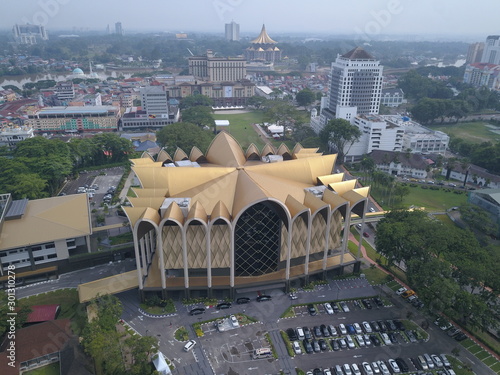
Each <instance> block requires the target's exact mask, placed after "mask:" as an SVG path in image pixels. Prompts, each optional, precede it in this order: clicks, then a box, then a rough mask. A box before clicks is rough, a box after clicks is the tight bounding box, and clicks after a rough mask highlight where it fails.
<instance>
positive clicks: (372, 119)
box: [344, 115, 405, 160]
mask: <svg viewBox="0 0 500 375" xmlns="http://www.w3.org/2000/svg"><path fill="white" fill-rule="evenodd" d="M353 125H356V126H357V127H358V128H359V130H360V131H361V137H360V138H359V140H358V141H357V142H355V143H354V144H353V145H352V146H351V148H350V149H349V150H348V152H347V154H346V160H348V159H349V157H350V158H351V160H354V159H355V158H356V157H360V156H362V155H364V154H369V153H370V152H372V151H373V150H385V151H401V150H402V146H403V135H404V132H405V131H404V129H403V128H402V127H401V126H399V125H397V124H394V123H392V122H389V121H386V120H385V119H384V118H383V117H382V116H379V115H358V116H356V117H355V118H354V121H353ZM345 151H347V150H344V152H345Z"/></svg>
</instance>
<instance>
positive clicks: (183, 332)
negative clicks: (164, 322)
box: [174, 326, 189, 341]
mask: <svg viewBox="0 0 500 375" xmlns="http://www.w3.org/2000/svg"><path fill="white" fill-rule="evenodd" d="M174 338H175V339H176V340H177V341H187V340H188V338H189V334H188V331H187V329H186V327H184V326H182V327H179V328H177V330H176V331H175V332H174Z"/></svg>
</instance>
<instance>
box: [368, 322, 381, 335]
mask: <svg viewBox="0 0 500 375" xmlns="http://www.w3.org/2000/svg"><path fill="white" fill-rule="evenodd" d="M370 325H371V326H372V328H373V330H374V331H375V332H379V331H380V326H379V325H378V323H377V322H376V321H375V320H373V321H371V322H370Z"/></svg>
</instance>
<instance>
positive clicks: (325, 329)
mask: <svg viewBox="0 0 500 375" xmlns="http://www.w3.org/2000/svg"><path fill="white" fill-rule="evenodd" d="M319 328H321V333H322V334H323V337H330V331H329V330H328V327H327V326H326V325H325V324H322V325H320V326H319Z"/></svg>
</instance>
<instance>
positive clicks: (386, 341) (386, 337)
mask: <svg viewBox="0 0 500 375" xmlns="http://www.w3.org/2000/svg"><path fill="white" fill-rule="evenodd" d="M380 336H381V337H382V340H383V341H384V344H385V345H392V341H391V339H390V338H389V335H388V334H387V333H385V332H382V333H381V334H380Z"/></svg>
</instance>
